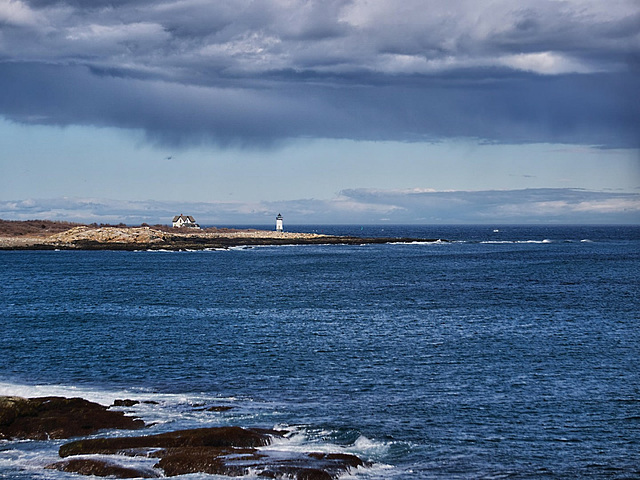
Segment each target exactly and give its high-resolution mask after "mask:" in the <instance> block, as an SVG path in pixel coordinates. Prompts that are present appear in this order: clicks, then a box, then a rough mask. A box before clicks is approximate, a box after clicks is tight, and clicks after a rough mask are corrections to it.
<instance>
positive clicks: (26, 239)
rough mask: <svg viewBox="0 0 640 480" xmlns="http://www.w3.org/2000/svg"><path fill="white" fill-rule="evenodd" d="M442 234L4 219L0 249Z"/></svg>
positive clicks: (181, 246) (167, 246) (356, 240)
mask: <svg viewBox="0 0 640 480" xmlns="http://www.w3.org/2000/svg"><path fill="white" fill-rule="evenodd" d="M437 241H442V240H439V239H425V238H395V237H387V238H384V237H380V238H379V237H374V238H371V237H355V236H336V235H323V234H317V233H293V232H276V231H270V230H255V229H243V230H240V229H227V228H223V229H217V228H206V229H204V230H196V229H192V228H172V227H166V226H163V225H154V226H153V227H150V226H146V225H145V226H139V227H129V226H125V225H122V224H121V225H118V226H111V225H109V226H96V225H82V224H70V223H65V222H52V221H49V220H44V221H35V220H30V221H26V222H19V221H6V220H0V250H125V251H133V250H172V251H180V250H207V249H226V248H230V247H239V246H258V245H319V244H332V245H364V244H382V243H411V242H437Z"/></svg>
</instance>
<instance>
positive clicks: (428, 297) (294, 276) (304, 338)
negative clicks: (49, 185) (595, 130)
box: [0, 226, 640, 479]
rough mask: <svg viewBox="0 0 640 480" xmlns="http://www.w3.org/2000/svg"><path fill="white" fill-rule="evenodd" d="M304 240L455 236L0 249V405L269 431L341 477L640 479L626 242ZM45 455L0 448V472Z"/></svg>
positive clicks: (474, 237) (639, 399)
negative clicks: (326, 462)
mask: <svg viewBox="0 0 640 480" xmlns="http://www.w3.org/2000/svg"><path fill="white" fill-rule="evenodd" d="M299 229H300V230H302V231H312V230H316V231H320V232H323V233H338V234H356V235H376V236H406V235H408V236H413V237H424V238H435V239H437V238H441V239H447V240H451V241H450V242H437V243H424V244H423V243H416V244H384V245H363V246H336V245H333V246H331V245H324V246H323V245H320V246H296V247H258V248H250V249H243V248H236V249H231V250H229V251H204V252H82V251H78V252H70V251H61V252H48V251H47V252H0V274H1V275H2V277H1V278H2V293H3V295H2V301H3V308H2V313H1V322H2V323H1V327H0V328H1V329H2V331H1V333H2V334H1V335H0V394H18V395H27V396H36V395H48V394H61V395H67V396H71V395H73V396H84V397H86V398H89V399H93V400H97V401H102V402H103V403H106V404H108V403H109V402H111V401H112V400H113V399H114V398H123V396H128V397H130V398H139V399H143V400H144V399H153V400H156V401H158V402H159V403H158V405H144V406H138V407H134V409H133V410H132V412H133V413H135V414H137V415H140V416H141V417H142V418H144V419H145V420H146V421H149V422H157V426H156V427H154V428H156V429H157V430H162V429H165V430H168V429H176V428H187V427H193V426H202V425H211V426H215V425H226V424H234V425H242V426H259V427H273V426H274V425H278V426H284V427H286V428H289V429H291V430H292V431H293V432H294V435H292V436H291V437H290V438H289V439H288V440H287V443H286V444H285V445H280V446H278V448H283V449H298V448H299V449H318V450H323V451H324V450H326V451H346V452H351V453H355V454H357V455H359V456H361V457H363V458H365V459H367V460H370V461H372V462H373V466H372V467H370V468H368V469H364V470H359V471H358V472H354V473H353V474H354V475H355V477H356V478H408V477H411V478H436V479H440V478H638V477H640V361H639V360H638V359H640V346H639V345H640V344H639V342H640V327H639V323H638V322H639V321H640V314H639V313H638V312H639V311H640V302H639V300H638V299H639V298H640V286H639V282H638V276H639V273H640V228H638V227H508V226H507V227H495V228H494V227H451V226H449V227H393V226H391V227H389V226H386V227H333V228H329V227H318V226H309V227H299ZM495 230H497V231H495ZM203 402H217V403H220V404H225V405H229V406H233V407H234V408H233V409H232V410H229V411H228V412H217V413H211V412H202V411H199V410H198V409H195V408H193V406H194V405H197V404H199V403H203ZM45 443H46V442H45ZM54 456H55V448H54V447H52V446H51V445H44V444H43V442H4V443H0V478H2V477H7V478H13V477H15V478H18V477H22V478H25V477H29V478H45V477H46V478H66V477H65V475H66V476H67V477H69V478H71V476H70V475H68V474H63V473H60V472H52V471H46V472H45V471H44V470H42V469H41V466H42V465H43V464H45V463H46V461H48V460H50V459H51V458H53V457H54ZM203 478H212V477H207V476H203Z"/></svg>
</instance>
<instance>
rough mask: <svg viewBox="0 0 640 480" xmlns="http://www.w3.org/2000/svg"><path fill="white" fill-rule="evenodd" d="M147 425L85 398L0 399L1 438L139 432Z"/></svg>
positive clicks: (33, 438)
mask: <svg viewBox="0 0 640 480" xmlns="http://www.w3.org/2000/svg"><path fill="white" fill-rule="evenodd" d="M144 426H145V425H144V422H143V421H142V420H139V419H135V418H133V417H128V416H126V415H125V414H124V413H123V412H117V411H111V410H108V408H107V407H105V406H103V405H100V404H98V403H94V402H89V401H88V400H84V399H82V398H63V397H39V398H23V397H0V439H4V440H11V439H31V440H46V439H49V438H52V439H55V438H71V437H77V436H84V435H90V434H93V433H95V432H97V431H99V430H103V429H129V430H132V429H139V428H143V427H144Z"/></svg>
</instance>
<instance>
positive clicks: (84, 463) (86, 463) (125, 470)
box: [45, 458, 160, 478]
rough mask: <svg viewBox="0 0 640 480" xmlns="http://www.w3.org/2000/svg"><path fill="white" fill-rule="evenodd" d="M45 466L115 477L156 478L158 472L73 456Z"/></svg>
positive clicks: (84, 473) (158, 474) (82, 473)
mask: <svg viewBox="0 0 640 480" xmlns="http://www.w3.org/2000/svg"><path fill="white" fill-rule="evenodd" d="M45 468H47V469H50V470H60V471H61V472H70V473H79V474H81V475H94V476H96V477H115V478H157V477H159V476H160V473H159V472H157V471H154V470H152V469H148V468H132V467H124V466H122V465H116V464H114V463H111V462H108V461H105V460H97V459H93V458H73V459H69V460H63V461H62V462H56V463H52V464H51V465H47V466H46V467H45Z"/></svg>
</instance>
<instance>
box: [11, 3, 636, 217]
mask: <svg viewBox="0 0 640 480" xmlns="http://www.w3.org/2000/svg"><path fill="white" fill-rule="evenodd" d="M0 92H2V94H1V95H0V218H3V219H12V220H21V219H36V218H38V219H42V218H47V219H56V220H67V221H82V222H98V223H120V222H124V223H128V224H139V223H142V222H147V223H151V224H153V223H169V222H170V220H171V217H172V216H173V215H176V214H179V213H184V214H188V215H193V216H195V217H196V220H197V221H199V222H200V223H201V224H206V225H216V224H220V225H252V224H254V225H263V224H269V223H274V222H275V216H276V215H277V214H278V213H282V215H283V216H284V218H285V224H286V223H289V224H331V223H336V224H349V223H355V224H360V223H362V224H380V223H407V224H441V223H482V224H486V223H490V224H505V223H556V224H557V223H610V224H617V223H622V224H640V95H639V93H638V92H640V3H639V2H638V0H608V1H606V2H605V1H602V0H519V1H513V0H508V1H507V0H492V1H489V2H478V1H475V0H448V1H446V2H445V1H434V0H420V1H418V0H403V1H402V2H398V1H392V0H322V1H315V0H262V1H256V0H213V1H212V0H164V1H162V0H153V1H151V0H110V1H107V0H0Z"/></svg>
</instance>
